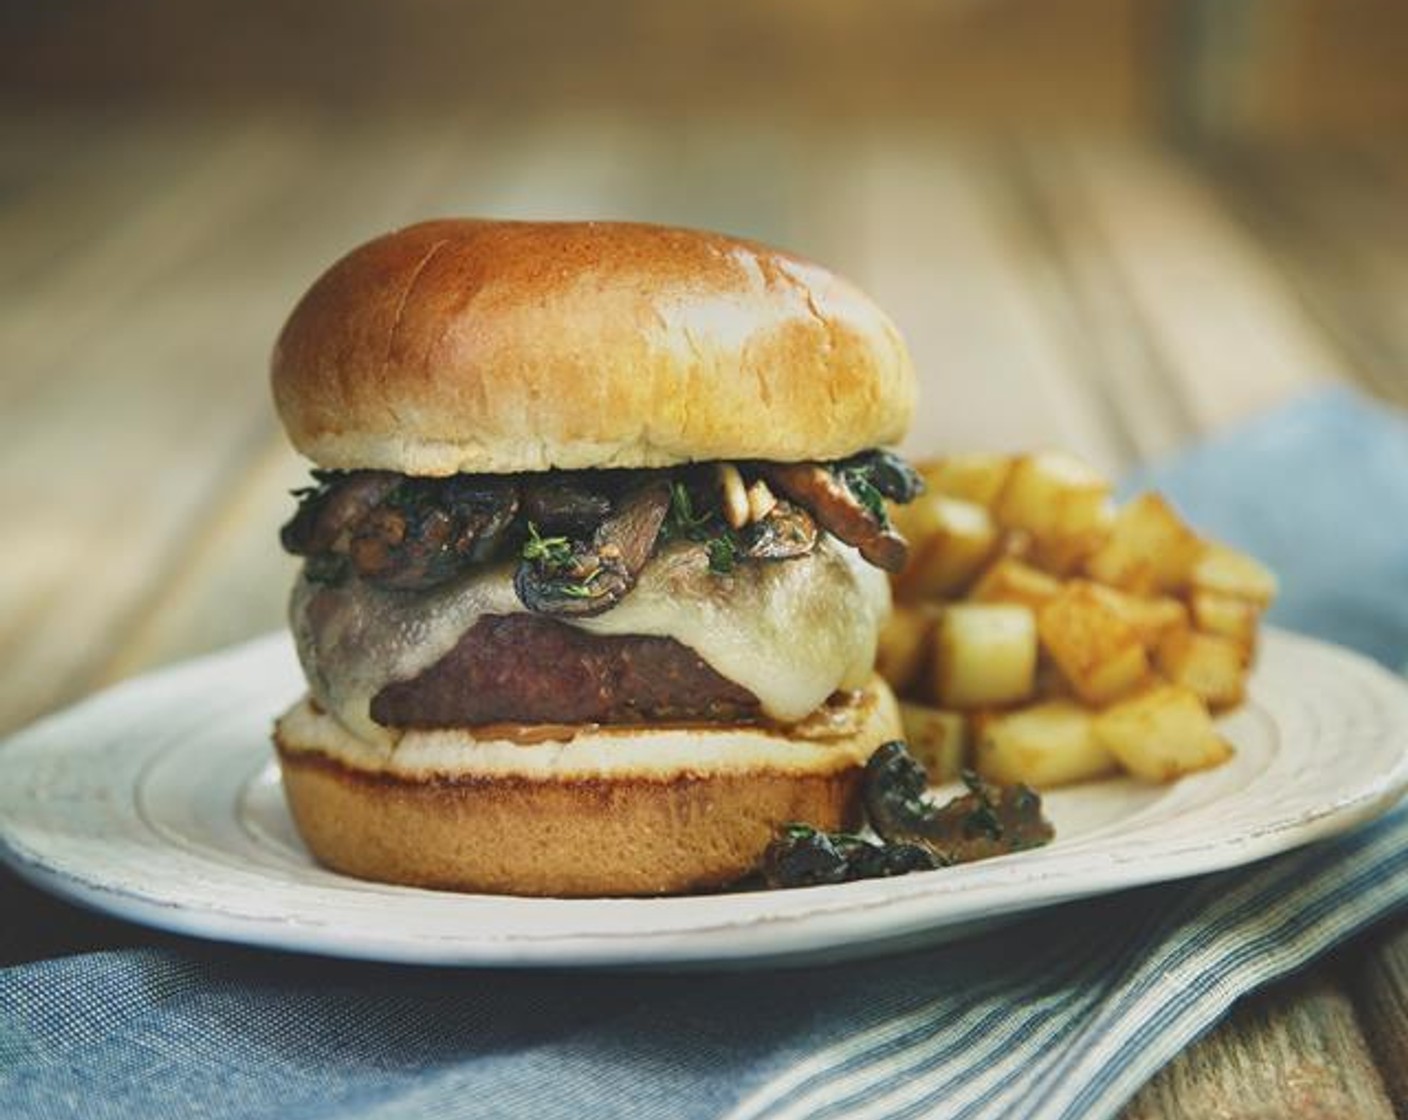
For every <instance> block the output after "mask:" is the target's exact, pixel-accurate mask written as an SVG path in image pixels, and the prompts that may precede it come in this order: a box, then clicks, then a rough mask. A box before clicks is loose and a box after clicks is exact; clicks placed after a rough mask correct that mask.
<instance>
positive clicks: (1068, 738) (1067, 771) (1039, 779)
mask: <svg viewBox="0 0 1408 1120" xmlns="http://www.w3.org/2000/svg"><path fill="white" fill-rule="evenodd" d="M977 722H978V734H977V735H976V737H975V740H974V744H973V766H974V768H975V769H976V770H977V771H978V773H979V774H981V775H982V776H983V777H985V778H989V779H991V780H992V781H995V782H1025V783H1026V784H1027V785H1029V786H1035V787H1036V788H1037V789H1048V788H1050V787H1051V786H1059V785H1067V784H1069V783H1071V782H1083V781H1086V780H1088V779H1090V778H1098V777H1100V776H1101V775H1104V774H1108V773H1110V772H1111V771H1113V770H1115V769H1116V766H1117V764H1116V762H1115V757H1114V755H1112V754H1111V753H1110V752H1109V751H1108V750H1106V749H1105V747H1104V746H1102V745H1101V743H1100V742H1099V741H1098V740H1097V739H1096V738H1095V734H1094V717H1093V715H1092V713H1091V711H1090V710H1089V709H1088V708H1085V707H1083V706H1081V705H1080V704H1077V703H1074V702H1073V701H1070V700H1050V701H1047V702H1046V703H1044V704H1035V705H1033V706H1032V707H1029V708H1023V709H1021V710H1020V711H1016V712H1008V713H1003V714H995V715H991V716H988V717H987V718H984V719H982V720H980V721H977Z"/></svg>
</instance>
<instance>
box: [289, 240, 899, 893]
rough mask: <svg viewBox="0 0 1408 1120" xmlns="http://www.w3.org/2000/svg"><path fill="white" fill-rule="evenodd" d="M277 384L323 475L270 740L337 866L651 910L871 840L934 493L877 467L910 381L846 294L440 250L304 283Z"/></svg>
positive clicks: (364, 263)
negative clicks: (908, 565) (800, 856)
mask: <svg viewBox="0 0 1408 1120" xmlns="http://www.w3.org/2000/svg"><path fill="white" fill-rule="evenodd" d="M272 382H273V393H274V399H275V402H276V404H277V408H278V412H279V415H280V417H281V419H282V421H283V423H284V426H285V428H286V429H287V432H288V435H289V437H290V439H291V440H292V442H293V444H294V446H295V447H296V448H297V449H298V450H299V451H300V452H302V453H303V454H304V455H305V456H307V457H308V458H309V459H311V460H312V461H313V462H314V463H315V464H316V468H315V469H314V470H313V480H312V484H311V485H310V486H309V487H308V488H307V489H305V490H301V491H298V492H297V496H298V499H299V504H298V508H297V511H296V513H295V514H294V516H293V518H292V520H291V521H290V522H289V523H288V524H287V525H286V526H285V527H284V529H283V531H282V543H283V545H284V547H285V548H286V549H287V550H288V551H290V552H292V553H294V554H295V555H296V556H298V557H301V558H302V569H301V572H300V574H299V576H298V578H297V582H296V585H295V587H294V590H293V594H292V602H291V606H290V619H291V627H292V631H293V635H294V639H295V643H296V646H297V650H298V655H299V659H300V661H301V664H302V666H303V669H304V672H305V674H306V676H307V680H308V694H307V695H306V696H305V697H304V698H303V699H302V700H300V701H299V702H298V703H297V704H296V705H295V706H294V707H293V708H292V709H290V710H289V711H288V712H286V713H285V714H284V715H283V716H282V717H280V719H279V720H278V721H277V725H276V728H275V733H274V740H275V745H276V748H277V752H278V756H279V760H280V764H281V769H282V775H283V786H284V790H285V793H286V796H287V799H288V803H289V807H290V811H291V813H292V816H293V819H294V821H295V823H296V825H297V827H298V830H299V832H300V833H301V835H302V836H303V838H304V840H305V841H306V843H307V845H308V847H309V849H310V850H311V851H312V853H313V854H314V856H315V857H316V858H317V859H318V860H319V861H321V862H322V863H323V864H325V865H327V866H328V867H331V868H333V869H336V870H338V871H341V872H345V873H348V874H351V875H355V876H359V877H363V878H368V879H374V880H381V881H387V882H394V883H405V884H414V885H420V886H426V887H436V888H445V889H453V890H466V891H479V892H492V893H509V894H523V895H551V896H601V895H653V894H665V893H677V892H686V891H696V890H705V889H711V888H716V887H720V886H722V885H725V884H728V883H731V882H733V881H735V880H737V879H738V878H739V877H740V876H743V875H745V874H746V873H748V872H749V870H750V869H751V868H753V867H754V866H755V865H756V864H757V862H758V860H759V858H760V855H761V853H762V852H763V850H764V849H765V847H766V846H767V844H768V842H769V839H770V838H771V837H772V836H773V834H774V832H775V831H776V830H777V829H778V828H779V827H780V826H782V825H784V824H785V823H786V822H791V821H806V822H808V823H809V824H811V825H813V826H815V827H817V828H819V829H825V830H832V829H846V828H850V827H854V826H855V825H856V824H857V823H858V821H859V817H860V804H859V802H860V788H859V787H860V781H861V775H862V771H863V767H864V764H865V762H866V760H867V758H868V757H869V756H870V754H871V753H872V751H873V750H874V749H875V748H876V747H877V746H878V745H879V744H880V743H882V742H884V741H886V740H889V739H892V738H894V737H896V735H897V734H898V730H899V729H898V720H897V715H896V706H895V702H894V700H893V697H892V696H891V695H890V694H889V693H888V692H887V690H886V689H885V686H884V685H883V684H882V683H881V682H880V681H879V679H878V678H877V677H876V676H874V674H873V670H872V665H873V661H874V654H875V646H876V639H877V632H878V627H879V625H880V623H881V621H882V619H883V617H884V615H885V613H886V611H887V609H888V584H887V579H886V572H887V571H893V570H896V569H897V568H898V567H899V566H900V565H901V564H902V563H903V561H904V557H905V548H906V546H905V542H904V541H903V539H902V538H900V537H899V536H898V535H897V534H896V532H895V531H894V529H893V528H892V527H891V525H890V523H889V520H888V518H887V516H886V503H887V502H888V501H905V500H908V499H909V498H911V497H912V496H913V495H914V494H915V493H916V491H917V489H918V485H919V484H918V480H917V478H916V476H915V475H914V473H913V471H912V470H911V469H910V468H909V467H908V466H907V465H906V464H905V463H904V462H903V461H902V460H901V459H899V458H898V457H897V456H895V455H894V454H893V453H891V452H889V451H886V450H884V448H885V445H888V444H892V443H894V442H895V441H897V440H898V439H899V438H900V437H901V436H902V435H903V433H904V431H905V429H906V426H907V424H908V421H909V418H910V414H911V411H912V408H913V404H914V397H915V379H914V374H913V369H912V367H911V364H910V361H909V358H908V356H907V354H906V351H905V348H904V345H903V343H902V341H901V339H900V337H899V334H898V333H897V331H896V330H895V328H894V326H893V324H892V323H891V322H890V320H889V319H888V318H886V316H885V315H884V314H883V313H882V312H881V311H880V310H879V309H878V308H877V307H876V306H875V305H874V304H873V303H872V302H870V300H868V299H867V298H866V297H865V296H864V295H863V294H861V293H860V292H859V291H858V290H857V289H856V288H855V287H853V286H852V285H851V284H849V283H847V282H846V281H844V280H842V279H841V278H839V277H838V276H836V275H834V274H833V273H831V272H829V271H828V270H826V269H825V268H822V267H820V266H818V265H816V264H812V263H809V262H808V261H806V260H803V259H801V258H799V257H796V256H793V255H790V254H788V253H784V252H779V251H777V250H774V249H770V248H767V247H765V246H762V245H759V244H755V243H752V242H748V241H743V240H737V239H733V238H729V237H725V236H720V235H716V234H711V233H702V232H696V231H689V230H681V229H671V228H665V227H659V226H650V225H641V224H628V223H613V222H503V221H478V220H443V221H431V222H425V223H422V224H419V225H414V226H411V227H409V228H405V229H402V230H399V231H397V232H394V233H391V234H388V235H386V236H383V237H380V238H378V239H376V240H373V241H371V242H369V243H367V244H365V245H363V246H361V247H360V248H357V249H355V250H353V251H352V252H351V253H350V254H348V255H347V256H346V257H344V258H343V259H341V260H340V261H338V262H337V263H336V264H334V265H333V266H332V267H331V268H330V269H329V270H328V271H327V272H326V273H324V274H323V275H322V276H321V277H320V278H319V279H318V280H317V281H316V282H315V283H314V284H313V286H312V287H311V288H310V289H309V291H308V292H307V293H306V294H305V295H304V296H303V298H302V300H301V301H300V302H299V303H298V305H297V307H296V308H295V309H294V311H293V313H292V315H291V316H290V318H289V320H288V322H287V324H286V325H285V326H284V328H283V330H282V332H281V334H280V336H279V339H278V342H277V344H276V347H275V350H274V354H273V360H272Z"/></svg>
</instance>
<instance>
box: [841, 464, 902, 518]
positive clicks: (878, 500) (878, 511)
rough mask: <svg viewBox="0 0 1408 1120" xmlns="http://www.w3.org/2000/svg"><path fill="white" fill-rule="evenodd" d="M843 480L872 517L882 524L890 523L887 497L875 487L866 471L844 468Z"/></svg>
mask: <svg viewBox="0 0 1408 1120" xmlns="http://www.w3.org/2000/svg"><path fill="white" fill-rule="evenodd" d="M841 481H842V482H844V483H845V484H846V489H848V490H849V491H850V492H851V493H852V494H854V495H855V496H856V501H858V502H860V504H861V505H863V506H864V507H865V510H866V512H867V513H869V514H870V516H871V517H873V518H875V520H876V521H878V522H879V523H880V524H881V525H889V523H890V518H889V515H888V514H887V513H886V512H885V497H884V495H883V494H881V493H880V491H879V490H877V489H875V485H874V483H872V482H871V481H870V479H869V477H867V475H866V474H865V472H864V471H861V470H856V469H851V470H844V471H842V472H841Z"/></svg>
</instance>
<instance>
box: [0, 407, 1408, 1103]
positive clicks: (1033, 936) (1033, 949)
mask: <svg viewBox="0 0 1408 1120" xmlns="http://www.w3.org/2000/svg"><path fill="white" fill-rule="evenodd" d="M1312 476H1314V477H1312ZM1326 477H1329V478H1330V479H1332V484H1327V483H1325V482H1324V479H1325V478H1326ZM1404 478H1408V428H1406V427H1405V425H1404V423H1403V421H1402V420H1401V419H1400V418H1399V417H1397V416H1394V415H1391V414H1389V413H1386V412H1384V411H1382V410H1380V409H1378V408H1377V407H1375V406H1371V405H1369V404H1367V403H1365V402H1362V401H1360V400H1358V399H1357V398H1354V397H1352V396H1348V395H1345V394H1342V393H1339V394H1329V395H1323V396H1318V397H1315V398H1311V399H1308V400H1305V401H1303V402H1300V403H1299V404H1297V405H1294V406H1292V407H1290V408H1288V409H1284V410H1282V411H1280V412H1277V413H1275V414H1273V415H1270V416H1268V417H1265V418H1263V419H1261V420H1259V421H1258V422H1256V423H1255V424H1253V425H1251V426H1250V427H1248V428H1246V429H1244V430H1242V431H1240V432H1238V433H1234V434H1233V435H1230V436H1228V437H1226V438H1225V439H1223V440H1220V441H1218V442H1217V443H1214V444H1211V445H1209V446H1207V447H1204V448H1201V449H1199V450H1196V451H1194V452H1191V453H1189V454H1188V455H1186V456H1183V457H1181V458H1180V459H1179V460H1177V461H1176V462H1174V463H1171V464H1169V465H1168V466H1167V467H1165V468H1163V469H1161V470H1159V471H1156V472H1154V475H1153V480H1154V481H1156V482H1157V483H1159V484H1160V485H1161V486H1165V487H1166V488H1168V489H1170V490H1171V491H1172V492H1173V493H1174V495H1175V496H1176V497H1177V498H1178V499H1179V500H1180V502H1181V503H1182V504H1183V505H1184V506H1185V507H1186V508H1187V509H1188V510H1189V512H1190V513H1191V514H1192V515H1193V516H1194V517H1195V518H1196V519H1197V520H1199V521H1200V522H1202V523H1204V524H1208V525H1211V526H1213V527H1214V528H1215V529H1216V531H1217V532H1219V533H1221V534H1222V535H1223V536H1226V537H1228V538H1230V539H1233V540H1235V541H1237V542H1239V543H1241V544H1243V545H1246V546H1249V547H1251V548H1254V549H1256V550H1257V551H1259V552H1260V553H1262V554H1263V555H1266V556H1267V557H1268V558H1269V559H1270V560H1271V561H1272V562H1273V563H1274V564H1275V565H1276V566H1277V567H1278V568H1280V569H1281V571H1282V574H1283V579H1284V582H1285V586H1286V594H1285V596H1284V598H1283V601H1282V603H1281V604H1280V606H1279V607H1278V614H1279V620H1280V621H1281V622H1282V623H1283V624H1286V625H1290V626H1293V627H1295V626H1300V627H1301V628H1304V629H1309V630H1311V631H1312V632H1316V633H1319V634H1320V635H1321V636H1324V637H1328V638H1331V639H1337V640H1341V641H1346V642H1348V643H1349V644H1353V645H1356V646H1358V647H1359V648H1361V649H1365V650H1367V651H1370V652H1372V653H1374V654H1375V655H1376V656H1379V657H1380V658H1381V659H1382V660H1384V661H1386V662H1388V663H1390V664H1393V665H1396V666H1401V665H1403V663H1404V662H1405V661H1408V615H1405V613H1404V612H1405V611H1408V603H1405V602H1404V601H1402V600H1401V599H1400V600H1399V601H1397V602H1395V601H1393V600H1392V599H1391V598H1390V597H1389V596H1387V594H1386V589H1387V588H1389V587H1398V588H1402V587H1408V538H1404V536H1403V534H1402V533H1401V531H1398V532H1386V533H1379V532H1378V531H1377V530H1376V529H1371V530H1365V528H1364V526H1365V524H1366V520H1369V519H1372V521H1373V522H1374V524H1375V525H1382V524H1388V525H1390V526H1398V527H1401V526H1402V525H1404V524H1408V488H1405V487H1404V486H1403V482H1402V480H1403V479H1404ZM1331 590H1333V595H1329V592H1330V591H1331ZM1327 595H1328V599H1327ZM0 902H3V900H0ZM1405 903H1408V808H1400V809H1398V810H1396V811H1395V812H1394V813H1392V814H1391V815H1390V816H1388V817H1386V818H1384V819H1383V820H1381V821H1379V822H1377V823H1376V824H1374V825H1371V826H1369V827H1367V828H1363V829H1360V830H1358V831H1357V832H1355V833H1353V834H1351V835H1349V836H1346V837H1342V838H1340V839H1337V840H1334V841H1331V842H1327V843H1321V844H1318V845H1315V846H1313V847H1310V848H1307V849H1304V850H1302V851H1299V852H1295V853H1291V854H1289V855H1285V856H1281V857H1277V858H1275V859H1272V860H1268V861H1264V862H1262V863H1260V864H1258V865H1256V866H1254V867H1251V868H1244V869H1240V870H1234V871H1228V872H1222V873H1219V874H1216V875H1212V876H1205V877H1203V878H1200V879H1196V880H1191V881H1188V882H1183V883H1178V884H1172V885H1165V886H1155V887H1147V888H1141V889H1139V890H1135V891H1129V892H1125V893H1122V894H1119V895H1115V896H1110V897H1105V898H1101V899H1096V900H1091V901H1086V902H1081V903H1072V904H1069V905H1067V906H1064V907H1061V908H1058V909H1054V910H1049V911H1046V912H1043V913H1041V914H1037V915H1035V916H1032V917H1030V918H1027V919H1026V920H1024V921H1021V922H1019V923H1017V924H1014V925H1010V926H1006V927H1004V928H1002V929H1000V930H998V931H996V932H993V933H990V934H987V935H985V936H982V937H980V938H975V939H973V940H970V941H968V942H964V943H960V944H956V945H949V946H944V947H939V948H934V949H929V950H925V951H920V952H911V953H908V954H905V955H903V956H898V957H892V958H888V959H884V960H878V961H869V962H864V963H860V964H849V965H842V966H832V967H826V968H813V969H810V970H806V971H788V970H772V971H762V972H742V973H732V974H729V973H725V974H722V975H711V976H703V975H674V976H670V975H635V974H629V975H605V974H558V975H554V974H549V973H541V972H539V973H482V972H459V973H445V972H433V971H428V970H417V969H409V968H397V967H391V966H367V965H362V964H354V963H347V962H335V961H320V960H309V959H301V958H294V957H286V956H280V955H276V954H269V953H261V952H256V951H252V950H242V949H227V948H222V947H219V946H208V945H202V944H193V943H189V942H183V941H180V940H177V939H173V938H169V937H157V936H155V935H154V936H153V937H152V938H151V943H150V944H148V945H146V946H143V947H139V948H128V949H114V950H108V951H105V952H97V953H88V954H83V955H78V956H72V957H66V958H62V959H56V960H49V961H42V962H38V963H33V964H26V965H21V966H17V967H13V968H10V969H7V970H5V971H4V972H3V973H0V1116H4V1117H7V1118H11V1117H12V1118H16V1120H27V1118H30V1117H60V1116H75V1117H78V1116H81V1117H85V1118H89V1117H92V1118H102V1117H129V1116H131V1117H138V1116H140V1117H144V1118H145V1117H153V1118H157V1120H161V1118H166V1117H172V1118H174V1117H183V1118H184V1117H189V1116H202V1117H236V1116H239V1117H262V1116H268V1117H274V1116H277V1117H279V1118H280V1120H301V1118H305V1117H307V1118H314V1117H325V1116H327V1117H332V1116H339V1117H340V1116H356V1117H386V1118H390V1117H451V1116H525V1115H528V1116H532V1117H534V1118H535V1120H556V1118H558V1117H562V1118H568V1117H571V1118H573V1120H576V1118H578V1117H582V1116H621V1117H632V1118H636V1117H639V1118H646V1117H701V1118H702V1117H710V1118H715V1117H730V1118H732V1120H751V1118H763V1117H767V1118H771V1120H778V1118H783V1117H797V1118H802V1117H807V1118H811V1117H841V1116H844V1117H905V1116H941V1117H946V1118H947V1117H952V1118H974V1120H976V1118H997V1117H1021V1118H1024V1120H1025V1118H1036V1120H1058V1118H1060V1120H1064V1118H1070V1120H1075V1118H1080V1120H1090V1118H1100V1117H1108V1116H1112V1115H1114V1114H1116V1113H1117V1112H1118V1110H1119V1109H1120V1107H1121V1106H1122V1105H1123V1104H1124V1103H1125V1102H1126V1101H1128V1099H1129V1098H1130V1096H1131V1095H1132V1094H1133V1093H1134V1092H1135V1091H1136V1090H1137V1089H1138V1087H1139V1086H1140V1085H1141V1084H1142V1083H1143V1082H1144V1081H1146V1080H1147V1079H1148V1078H1149V1076H1150V1075H1152V1074H1153V1073H1154V1072H1155V1071H1156V1070H1158V1069H1159V1067H1160V1066H1162V1065H1163V1064H1164V1063H1166V1062H1167V1061H1168V1060H1169V1059H1170V1058H1172V1057H1173V1056H1174V1055H1175V1054H1177V1053H1178V1052H1179V1051H1180V1050H1181V1049H1182V1048H1184V1047H1185V1046H1186V1045H1187V1044H1188V1043H1189V1042H1190V1041H1191V1040H1192V1039H1194V1038H1195V1037H1197V1036H1198V1035H1199V1034H1200V1033H1201V1032H1203V1031H1205V1030H1207V1029H1208V1027H1209V1026H1211V1025H1212V1024H1213V1023H1215V1022H1216V1021H1217V1020H1218V1018H1219V1017H1221V1016H1222V1014H1223V1013H1224V1012H1225V1011H1226V1010H1227V1008H1228V1007H1229V1006H1230V1005H1231V1004H1232V1002H1233V1001H1234V1000H1236V999H1237V998H1238V997H1239V996H1241V995H1243V994H1245V993H1246V992H1249V991H1251V990H1252V989H1254V988H1256V987H1257V986H1259V985H1261V984H1263V983H1265V982H1267V981H1268V980H1271V979H1274V978H1276V977H1278V976H1282V975H1285V974H1286V973H1287V972H1289V971H1291V970H1293V969H1295V968H1297V967H1299V966H1301V965H1303V964H1305V963H1306V962H1307V961H1310V960H1312V959H1314V958H1315V957H1316V956H1317V955H1318V954H1321V953H1323V952H1324V951H1325V950H1327V949H1328V948H1330V947H1331V946H1333V945H1335V944H1337V943H1338V942H1340V941H1342V940H1343V939H1345V938H1346V937H1348V936H1350V935H1351V934H1353V933H1354V932H1356V931H1358V930H1361V929H1363V928H1365V927H1366V926H1368V925H1369V924H1370V923H1372V922H1374V921H1376V920H1378V919H1381V918H1383V917H1384V916H1386V915H1389V914H1391V913H1394V912H1396V911H1402V910H1403V908H1404V906H1405ZM6 920H7V921H15V920H21V921H22V920H23V918H20V919H16V918H14V917H13V915H11V916H8V917H7V919H6Z"/></svg>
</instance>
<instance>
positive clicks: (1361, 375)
mask: <svg viewBox="0 0 1408 1120" xmlns="http://www.w3.org/2000/svg"><path fill="white" fill-rule="evenodd" d="M1208 163H1209V166H1211V167H1212V168H1214V169H1215V172H1216V176H1217V180H1216V181H1217V183H1218V186H1219V188H1220V189H1221V190H1222V192H1223V195H1224V197H1225V198H1226V200H1227V205H1228V207H1229V209H1230V210H1231V211H1232V212H1233V213H1234V214H1235V215H1236V216H1237V218H1238V220H1239V221H1240V222H1242V223H1243V224H1244V225H1245V227H1246V228H1247V229H1248V230H1250V231H1251V232H1252V234H1253V235H1254V236H1255V237H1256V238H1257V239H1258V240H1259V241H1260V243H1261V244H1262V245H1263V246H1264V249H1265V252H1266V254H1267V256H1268V258H1269V259H1271V260H1273V261H1274V262H1275V263H1276V266H1277V267H1278V268H1279V269H1281V270H1282V272H1283V274H1284V275H1285V276H1286V277H1287V279H1288V282H1289V284H1290V286H1291V287H1292V289H1293V290H1294V292H1295V294H1296V296H1297V298H1298V299H1299V300H1300V301H1301V304H1302V306H1303V307H1304V308H1305V309H1306V311H1307V312H1308V314H1309V317H1310V318H1311V319H1312V320H1313V321H1314V322H1315V323H1316V324H1317V325H1318V326H1319V327H1320V328H1321V329H1323V330H1324V332H1325V334H1326V335H1327V336H1328V337H1329V338H1331V339H1333V341H1334V344H1335V346H1336V347H1337V348H1338V350H1339V351H1341V352H1342V353H1343V354H1344V355H1345V359H1346V363H1345V364H1346V366H1347V367H1348V369H1349V370H1350V372H1351V373H1352V374H1353V375H1355V376H1356V377H1357V378H1358V380H1359V381H1360V383H1361V384H1362V385H1363V386H1364V387H1365V388H1368V389H1371V390H1373V391H1375V392H1377V393H1379V394H1380V395H1382V396H1385V397H1387V398H1389V399H1391V400H1397V401H1399V402H1400V403H1404V404H1408V317H1405V316H1404V314H1403V308H1404V307H1405V306H1408V219H1405V214H1408V159H1405V157H1403V156H1401V155H1394V154H1391V153H1388V152H1385V151H1382V150H1374V149H1359V150H1355V149H1350V150H1347V151H1346V150H1341V151H1338V152H1336V153H1334V154H1332V155H1330V156H1326V155H1324V154H1316V153H1304V152H1303V153H1297V154H1286V153H1280V154H1278V153H1274V152H1257V153H1244V154H1240V155H1239V154H1236V153H1230V152H1229V153H1222V154H1221V155H1220V156H1218V157H1216V158H1210V159H1209V160H1208Z"/></svg>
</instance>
